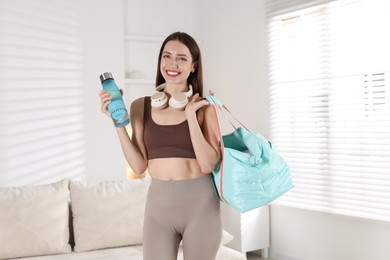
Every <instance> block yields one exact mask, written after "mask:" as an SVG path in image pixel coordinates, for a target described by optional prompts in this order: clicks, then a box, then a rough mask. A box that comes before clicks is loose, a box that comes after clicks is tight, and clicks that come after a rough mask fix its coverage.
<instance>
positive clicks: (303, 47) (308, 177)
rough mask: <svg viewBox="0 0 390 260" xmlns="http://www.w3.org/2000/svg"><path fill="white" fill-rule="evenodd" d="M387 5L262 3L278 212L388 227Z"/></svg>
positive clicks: (363, 0) (371, 1)
mask: <svg viewBox="0 0 390 260" xmlns="http://www.w3.org/2000/svg"><path fill="white" fill-rule="evenodd" d="M389 13H390V2H389V1H386V0H340V1H299V0H292V1H287V0H286V1H283V0H269V1H267V3H266V17H267V28H268V32H267V39H268V53H269V57H268V62H269V64H268V65H269V66H268V68H269V71H268V77H269V84H270V111H271V112H270V119H271V124H270V125H271V139H272V141H273V143H274V145H275V147H277V149H278V150H279V151H280V153H281V154H282V156H283V157H284V158H285V159H286V160H287V162H288V163H289V165H290V168H291V170H292V174H293V179H294V183H295V186H296V187H295V188H294V189H293V190H292V191H291V192H289V193H288V194H286V195H285V196H283V197H282V198H281V199H280V200H278V203H280V204H282V205H288V206H293V207H299V208H305V209H310V210H319V211H325V212H331V213H337V214H343V215H348V216H356V217H363V218H370V219H377V220H384V221H390V47H389V46H390V15H389Z"/></svg>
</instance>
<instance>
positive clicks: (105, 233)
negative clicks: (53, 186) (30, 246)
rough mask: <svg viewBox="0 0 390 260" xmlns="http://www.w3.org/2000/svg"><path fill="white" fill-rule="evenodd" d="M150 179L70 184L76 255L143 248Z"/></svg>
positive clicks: (73, 182)
mask: <svg viewBox="0 0 390 260" xmlns="http://www.w3.org/2000/svg"><path fill="white" fill-rule="evenodd" d="M149 184H150V178H143V179H134V180H125V181H105V182H86V181H73V180H71V181H70V195H71V206H72V214H73V230H74V240H75V247H74V250H75V251H76V252H82V251H88V250H94V249H102V248H110V247H119V246H127V245H139V244H142V229H143V221H144V211H145V202H146V194H147V190H148V188H149Z"/></svg>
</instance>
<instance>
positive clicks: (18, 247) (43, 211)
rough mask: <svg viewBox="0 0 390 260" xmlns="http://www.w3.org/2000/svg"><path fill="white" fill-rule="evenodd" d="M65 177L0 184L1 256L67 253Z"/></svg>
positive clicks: (68, 250)
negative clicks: (34, 182) (41, 182)
mask: <svg viewBox="0 0 390 260" xmlns="http://www.w3.org/2000/svg"><path fill="white" fill-rule="evenodd" d="M68 196H69V190H68V180H62V181H60V182H56V183H51V184H45V185H37V186H20V187H0V230H1V232H0V245H1V246H0V247H1V250H0V259H9V258H15V257H26V256H37V255H48V254H59V253H69V252H71V248H70V245H69V206H68V200H69V197H68Z"/></svg>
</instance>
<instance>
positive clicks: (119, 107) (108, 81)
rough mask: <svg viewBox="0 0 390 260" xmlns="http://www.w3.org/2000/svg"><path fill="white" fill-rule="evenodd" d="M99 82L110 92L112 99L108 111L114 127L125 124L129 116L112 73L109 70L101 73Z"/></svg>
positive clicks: (128, 120)
mask: <svg viewBox="0 0 390 260" xmlns="http://www.w3.org/2000/svg"><path fill="white" fill-rule="evenodd" d="M100 82H101V83H102V86H103V89H104V90H106V91H108V92H110V94H111V98H112V100H111V103H110V104H109V105H108V111H110V114H111V118H112V120H113V121H114V125H115V127H124V126H126V125H127V124H129V123H130V117H129V114H128V113H127V110H126V106H125V104H124V102H123V98H122V94H121V92H120V90H119V88H118V86H117V85H116V83H115V81H114V78H113V77H112V74H111V73H110V72H105V73H103V74H102V75H100Z"/></svg>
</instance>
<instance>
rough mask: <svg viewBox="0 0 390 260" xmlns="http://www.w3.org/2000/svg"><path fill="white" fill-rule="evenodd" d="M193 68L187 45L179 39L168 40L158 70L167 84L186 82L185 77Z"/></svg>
mask: <svg viewBox="0 0 390 260" xmlns="http://www.w3.org/2000/svg"><path fill="white" fill-rule="evenodd" d="M194 69H195V66H194V63H193V61H192V56H191V52H190V50H189V49H188V48H187V46H185V45H184V44H183V43H181V42H179V41H169V42H167V43H166V44H165V46H164V50H163V53H162V56H161V63H160V71H161V74H162V76H163V77H164V79H165V81H166V83H167V84H187V78H188V76H189V75H190V73H191V72H192V71H193V70H194Z"/></svg>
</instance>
